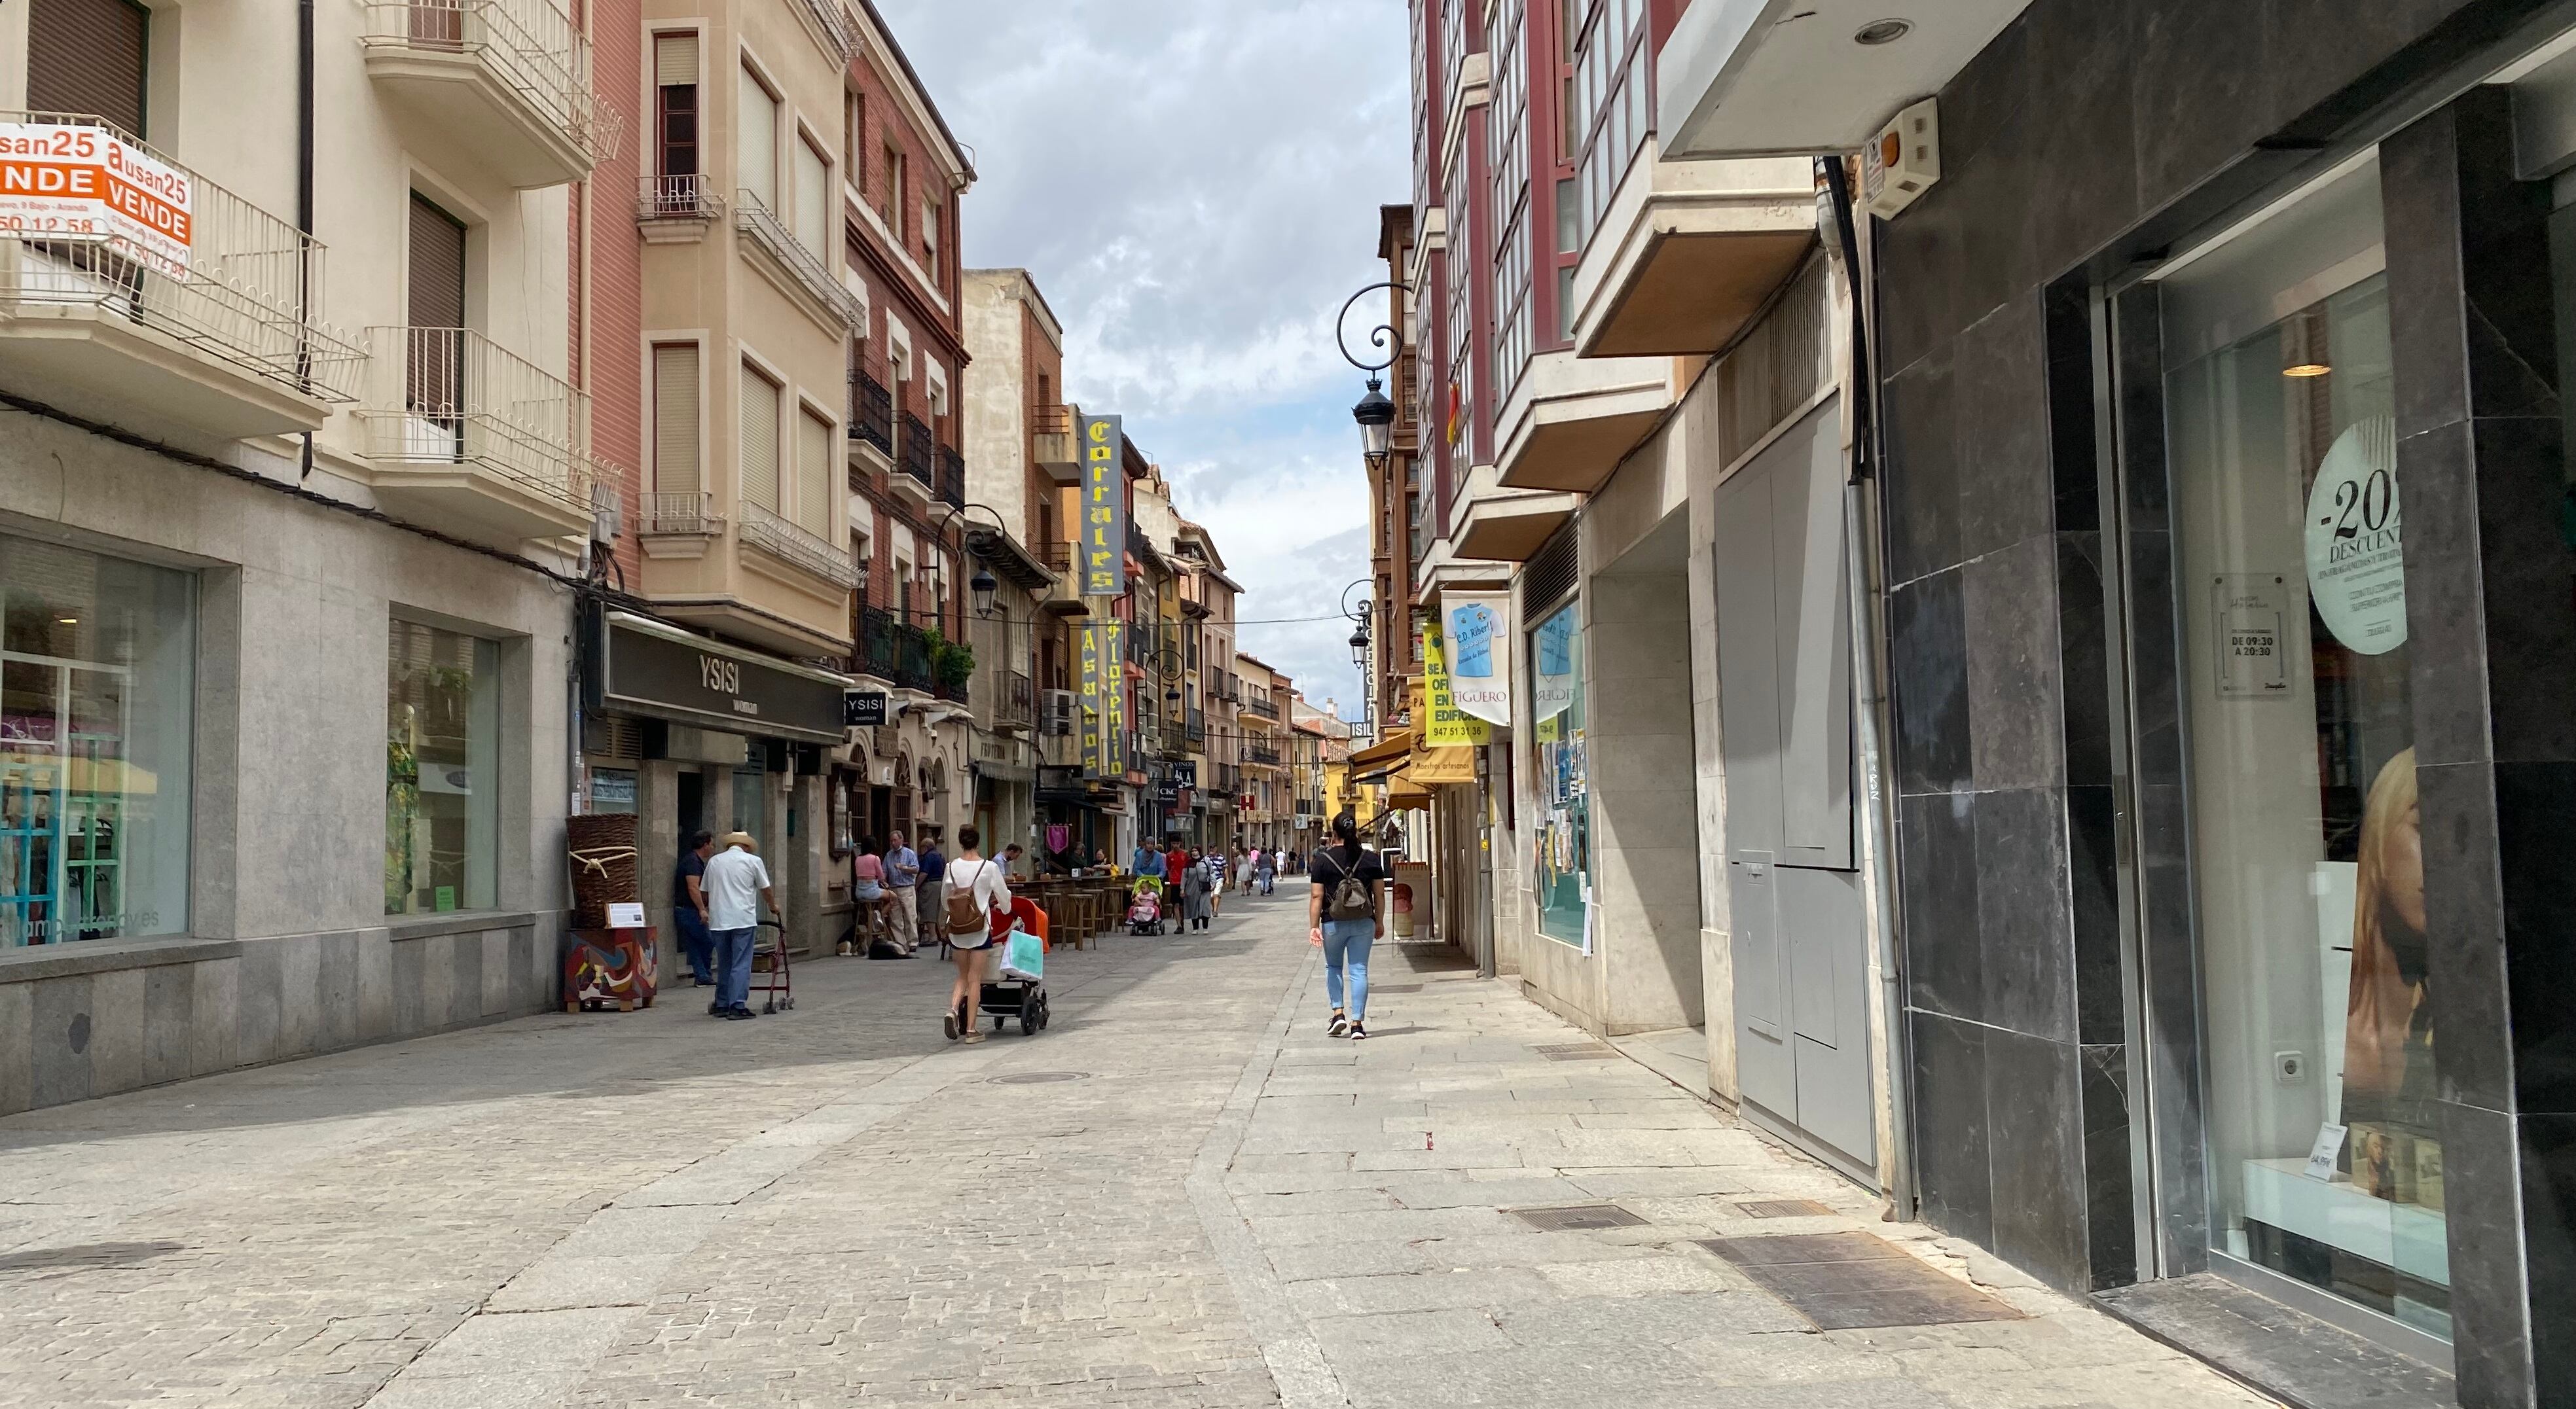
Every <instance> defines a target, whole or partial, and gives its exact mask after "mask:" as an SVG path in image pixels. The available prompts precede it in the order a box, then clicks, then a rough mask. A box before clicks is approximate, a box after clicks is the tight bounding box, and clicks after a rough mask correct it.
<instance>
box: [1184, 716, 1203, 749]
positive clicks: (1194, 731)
mask: <svg viewBox="0 0 2576 1409" xmlns="http://www.w3.org/2000/svg"><path fill="white" fill-rule="evenodd" d="M1185 728H1186V731H1187V733H1188V736H1189V741H1190V742H1191V743H1193V744H1203V743H1205V742H1207V715H1206V714H1205V713H1204V712H1202V711H1200V710H1196V709H1193V710H1191V711H1190V717H1189V722H1188V724H1187V725H1186V726H1185Z"/></svg>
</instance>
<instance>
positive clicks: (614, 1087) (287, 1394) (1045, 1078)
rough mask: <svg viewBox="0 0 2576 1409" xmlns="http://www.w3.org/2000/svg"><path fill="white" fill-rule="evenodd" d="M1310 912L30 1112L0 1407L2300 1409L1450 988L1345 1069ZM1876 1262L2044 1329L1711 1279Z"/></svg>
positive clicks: (1, 1346) (1429, 965) (9, 1133)
mask: <svg viewBox="0 0 2576 1409" xmlns="http://www.w3.org/2000/svg"><path fill="white" fill-rule="evenodd" d="M1301 910H1302V905H1301V904H1300V903H1299V901H1298V900H1297V899H1295V898H1292V897H1290V895H1289V894H1288V892H1287V891H1286V890H1285V889H1284V888H1283V890H1282V892H1281V894H1280V896H1279V897H1277V898H1275V899H1271V900H1268V901H1261V902H1254V903H1252V904H1249V905H1245V904H1241V903H1238V904H1237V905H1236V906H1234V907H1231V913H1230V914H1229V916H1228V917H1227V918H1225V919H1222V920H1220V921H1219V922H1218V927H1217V928H1216V929H1215V930H1214V931H1212V932H1211V933H1209V934H1207V935H1203V936H1190V937H1186V938H1164V939H1160V940H1154V939H1128V938H1117V939H1113V940H1111V941H1110V942H1109V944H1108V946H1107V947H1106V948H1105V949H1104V950H1101V951H1098V952H1086V953H1060V954H1058V955H1055V956H1053V957H1052V958H1051V960H1050V963H1051V965H1052V966H1053V969H1054V974H1053V977H1054V982H1053V985H1052V987H1053V990H1054V996H1055V1010H1056V1021H1055V1025H1054V1027H1053V1028H1052V1029H1051V1030H1050V1031H1048V1032H1047V1033H1045V1034H1043V1035H1041V1036H1039V1037H1036V1038H1024V1037H1022V1036H1020V1035H1019V1034H1018V1033H1017V1031H1016V1030H1013V1031H1012V1032H1010V1033H1008V1034H1005V1035H1003V1036H1000V1037H997V1038H995V1039H994V1040H992V1041H989V1042H987V1043H984V1044H982V1045H980V1046H951V1045H949V1044H947V1043H946V1042H944V1041H942V1040H941V1038H940V1035H939V1033H938V1029H937V1010H938V1004H939V1002H940V999H941V997H942V995H943V994H944V992H945V977H944V975H945V972H946V970H945V967H944V966H939V965H936V964H934V963H933V962H931V961H928V960H915V961H913V962H911V963H905V964H881V963H867V962H864V961H857V960H830V959H825V960H817V961H813V962H810V963H809V964H808V965H806V966H805V967H804V968H803V970H802V971H801V972H800V974H799V976H798V977H799V995H798V1000H799V1001H798V1006H797V1008H796V1011H795V1012H793V1013H789V1014H782V1015H779V1016H776V1017H769V1018H764V1019H762V1020H760V1021H758V1022H753V1023H717V1022H711V1021H709V1020H708V1019H707V1018H706V1017H704V1016H703V1014H702V1013H701V1012H700V1011H699V1008H700V1005H699V1004H697V1003H695V1002H693V1001H691V999H692V995H693V994H694V990H689V989H681V990H677V991H675V993H674V994H673V995H672V1000H671V1001H670V1002H668V1003H666V1004H665V1005H664V1006H662V1007H659V1008H657V1009H655V1010H653V1011H651V1012H647V1013H638V1014H630V1015H586V1016H554V1017H544V1018H532V1019H524V1020H520V1021H515V1022H510V1023H504V1024H500V1025H497V1026H494V1027H489V1028H483V1029H478V1030H475V1031H472V1032H467V1033H458V1034H450V1035H447V1036H443V1037H435V1038H428V1039H423V1040H420V1041H415V1042H410V1043H404V1044H400V1045H396V1046H389V1047H379V1048H372V1049H368V1050H365V1051H360V1052H353V1053H345V1054H341V1055H338V1056H333V1057H326V1058H319V1059H315V1060H310V1061H304V1062H299V1063H294V1064H290V1065H285V1066H279V1067H272V1068H267V1069H263V1070H259V1071H253V1072H244V1073H236V1074H232V1075H227V1076H222V1077H214V1078H209V1079H206V1080H202V1081H195V1082H189V1083H184V1084H181V1085H177V1086H170V1087H164V1088H160V1089H158V1090H153V1091H146V1092H138V1093H135V1094H132V1095H128V1096H121V1097H115V1098H111V1099H107V1100H102V1101H94V1102H88V1103H85V1104H81V1105H76V1106H69V1107H62V1108H57V1109H54V1110H49V1111H40V1112H35V1113H32V1114H29V1115H24V1116H18V1117H12V1118H9V1119H7V1120H0V1406H20V1405H45V1406H59V1405H129V1404H154V1405H261V1406H272V1405H274V1406H361V1405H364V1406H380V1407H381V1409H426V1407H427V1406H450V1405H452V1406H460V1409H513V1407H514V1406H556V1405H577V1406H607V1405H642V1406H661V1405H683V1404H686V1405H791V1404H792V1405H840V1404H851V1405H877V1404H885V1405H910V1404H926V1403H973V1404H1010V1403H1019V1402H1028V1403H1038V1404H1046V1405H1155V1406H1233V1405H1268V1404H1278V1403H1282V1402H1283V1401H1284V1402H1285V1403H1287V1404H1289V1405H1292V1406H1298V1409H1308V1406H1331V1405H1343V1404H1350V1405H1358V1406H1375V1405H1405V1406H1424V1405H1451V1404H1505V1405H1533V1406H1536V1405H1578V1404H1593V1403H1601V1404H1611V1403H1616V1404H1619V1405H1622V1406H1643V1407H1644V1409H1655V1406H1664V1405H1682V1404H1692V1405H1707V1404H1722V1405H1729V1406H1746V1407H1747V1409H1772V1407H1774V1406H1777V1407H1779V1409H1786V1406H1799V1405H1833V1406H1837V1407H1838V1409H1871V1406H1911V1405H1930V1406H1942V1405H1960V1406H1969V1405H1973V1406H1978V1409H2017V1407H2019V1406H2027V1407H2028V1409H2042V1407H2043V1406H2064V1407H2066V1409H2098V1407H2099V1406H2133V1405H2134V1406H2140V1407H2141V1409H2145V1406H2154V1409H2202V1407H2203V1406H2220V1405H2252V1404H2259V1403H2261V1402H2262V1401H2260V1400H2257V1399H2255V1398H2252V1397H2250V1396H2248V1395H2246V1394H2245V1393H2244V1392H2242V1391H2240V1390H2238V1389H2236V1388H2234V1387H2233V1386H2231V1385H2229V1384H2227V1383H2226V1382H2224V1381H2222V1380H2220V1379H2219V1378H2218V1377H2217V1376H2215V1375H2214V1374H2212V1373H2211V1372H2209V1371H2207V1370H2204V1369H2203V1368H2201V1367H2200V1366H2198V1365H2197V1364H2196V1363H2194V1362H2190V1361H2187V1360H2184V1359H2181V1358H2179V1357H2178V1356H2176V1355H2175V1354H2174V1353H2172V1352H2170V1351H2167V1350H2164V1349H2163V1348H2161V1347H2159V1346H2157V1345H2155V1344H2153V1343H2151V1342H2148V1341H2147V1340H2145V1339H2144V1338H2142V1337H2139V1336H2137V1335H2135V1334H2133V1333H2131V1332H2129V1331H2127V1330H2126V1329H2124V1328H2122V1327H2120V1326H2119V1325H2118V1324H2117V1323H2115V1322H2112V1321H2110V1320H2108V1319H2107V1318H2104V1317H2102V1316H2100V1315H2098V1314H2096V1313H2094V1312H2092V1311H2091V1310H2089V1309H2087V1308H2083V1307H2079V1306H2077V1305H2074V1304H2072V1303H2070V1302H2068V1301H2066V1300H2064V1299H2062V1298H2060V1297H2057V1296H2055V1295H2054V1294H2051V1293H2048V1292H2045V1291H2042V1290H2040V1289H2038V1288H2036V1287H2034V1286H2032V1285H2031V1284H2029V1283H2028V1281H2027V1280H2026V1279H2023V1278H2021V1277H2019V1276H2017V1275H2015V1274H2013V1273H2012V1272H2011V1271H2010V1270H2009V1269H2007V1268H2004V1267H2002V1266H2001V1265H2000V1264H1997V1263H1995V1262H1993V1261H1992V1260H1991V1259H1988V1258H1985V1257H1983V1256H1982V1255H1978V1254H1974V1253H1972V1252H1971V1251H1969V1250H1968V1249H1966V1248H1965V1247H1964V1246H1960V1245H1954V1244H1951V1243H1948V1242H1946V1241H1944V1240H1941V1239H1938V1238H1936V1237H1934V1236H1933V1235H1931V1234H1930V1233H1929V1232H1927V1231H1925V1230H1922V1229H1915V1228H1904V1227H1896V1226H1892V1225H1886V1224H1880V1223H1877V1222H1876V1221H1875V1214H1876V1206H1875V1204H1874V1202H1873V1201H1871V1200H1870V1199H1868V1198H1866V1197H1865V1196H1863V1195H1861V1194H1860V1193H1859V1192H1858V1191H1857V1190H1854V1189H1852V1188H1851V1187H1850V1186H1848V1185H1847V1184H1844V1183H1843V1182H1842V1181H1840V1180H1839V1179H1837V1178H1836V1177H1834V1176H1832V1175H1830V1174H1827V1173H1825V1172H1824V1171H1823V1170H1821V1169H1820V1168H1819V1167H1817V1166H1815V1165H1813V1164H1811V1163H1809V1162H1808V1161H1806V1160H1804V1159H1803V1158H1799V1157H1796V1156H1793V1155H1790V1154H1788V1153H1786V1152H1783V1151H1782V1150H1780V1149H1778V1148H1777V1147H1775V1146H1773V1145H1770V1144H1767V1143H1765V1142H1763V1141H1761V1140H1758V1139H1756V1138H1754V1137H1753V1136H1752V1135H1750V1134H1748V1133H1747V1132H1746V1131H1744V1130H1743V1129H1741V1128H1739V1127H1737V1126H1735V1125H1734V1124H1733V1123H1732V1122H1730V1121H1728V1120H1726V1119H1724V1118H1723V1117H1721V1116H1719V1115H1717V1114H1715V1113H1713V1112H1711V1111H1710V1110H1709V1109H1708V1108H1707V1107H1705V1106H1703V1105H1701V1104H1700V1103H1699V1102H1697V1101H1696V1100H1693V1099H1692V1098H1690V1097H1688V1096H1686V1095H1684V1094H1682V1093H1681V1092H1679V1091H1677V1090H1676V1089H1674V1088H1673V1087H1671V1086H1670V1085H1668V1084H1667V1083H1665V1082H1663V1081H1662V1080H1661V1079H1660V1078H1657V1077H1655V1076H1654V1075H1653V1074H1652V1073H1650V1072H1648V1071H1646V1070H1645V1069H1643V1068H1642V1067H1637V1066H1632V1065H1630V1064H1629V1063H1627V1062H1626V1061H1601V1062H1553V1061H1549V1060H1547V1059H1545V1058H1544V1057H1543V1056H1542V1055H1541V1054H1539V1053H1537V1052H1534V1051H1532V1050H1531V1048H1532V1047H1533V1046H1534V1045H1536V1044H1544V1043H1554V1042H1566V1041H1570V1040H1577V1039H1579V1038H1580V1034H1578V1033H1575V1032H1573V1031H1572V1030H1570V1029H1568V1028H1566V1027H1565V1026H1564V1025H1563V1024H1561V1023H1559V1022H1558V1021H1557V1020H1556V1019H1554V1018H1553V1017H1550V1016H1549V1015H1547V1014H1546V1013H1544V1012H1543V1011H1541V1010H1540V1009H1538V1008H1537V1007H1535V1006H1534V1005H1531V1004H1529V1003H1527V1002H1525V1001H1523V1000H1522V999H1521V998H1520V997H1519V996H1518V995H1517V994H1516V993H1515V992H1513V991H1512V990H1511V988H1510V987H1509V986H1508V985H1507V984H1496V983H1485V982H1479V981H1477V980H1476V979H1474V978H1473V976H1472V975H1469V974H1463V973H1461V972H1459V971H1458V970H1456V969H1455V968H1453V967H1450V966H1449V965H1448V964H1447V963H1446V961H1445V959H1444V958H1443V956H1442V953H1441V952H1440V951H1436V950H1429V949H1425V948H1417V947H1415V946H1404V945H1395V944H1388V945H1385V946H1382V947H1381V949H1380V951H1379V956H1378V957H1379V963H1378V979H1379V982H1380V983H1381V984H1391V985H1394V986H1395V987H1394V990H1393V991H1389V992H1386V993H1384V994H1383V995H1382V996H1381V998H1380V999H1379V1000H1378V1001H1377V1002H1376V1003H1375V1004H1374V1005H1373V1008H1374V1013H1373V1022H1372V1028H1373V1031H1374V1033H1375V1036H1374V1037H1373V1038H1372V1040H1371V1041H1369V1042H1368V1043H1365V1044H1359V1045H1354V1044H1350V1043H1346V1042H1335V1041H1331V1040H1329V1039H1327V1038H1326V1037H1324V1035H1323V1033H1322V1030H1321V1029H1322V1023H1323V1019H1324V1016H1325V1012H1324V1001H1323V997H1322V985H1321V982H1320V972H1319V970H1318V968H1317V966H1316V964H1315V961H1314V959H1313V957H1312V951H1311V950H1310V949H1309V947H1308V946H1307V945H1306V944H1305V943H1304V941H1303V935H1302V926H1301V919H1300V914H1299V912H1300V911H1301ZM1416 984H1418V985H1419V988H1418V989H1415V990H1413V991H1405V990H1406V989H1407V988H1408V987H1409V986H1411V985H1416ZM1020 1078H1033V1079H1029V1080H1021V1079H1020ZM1055 1078H1066V1079H1055ZM1771 1198H1814V1199H1818V1200H1821V1201H1823V1202H1824V1203H1826V1204H1828V1205H1830V1206H1831V1207H1832V1208H1833V1209H1834V1210H1835V1212H1834V1213H1833V1215H1831V1216H1829V1217H1821V1218H1794V1219H1772V1220H1767V1221H1764V1222H1762V1223H1760V1224H1759V1225H1758V1226H1756V1225H1753V1224H1750V1223H1748V1222H1747V1221H1746V1216H1745V1215H1744V1214H1743V1213H1742V1212H1741V1211H1740V1209H1738V1207H1737V1205H1738V1204H1739V1203H1740V1202H1743V1201H1747V1200H1753V1199H1771ZM1602 1201H1615V1202H1617V1203H1619V1204H1620V1205H1621V1206H1622V1207H1624V1208H1626V1209H1628V1210H1629V1211H1630V1212H1632V1213H1634V1214H1636V1215H1638V1216H1640V1217H1642V1218H1644V1219H1646V1220H1648V1221H1647V1223H1646V1224H1645V1226H1642V1227H1636V1228H1629V1229H1621V1230H1612V1231H1605V1232H1578V1233H1549V1232H1539V1231H1535V1230H1533V1229H1531V1228H1529V1227H1528V1226H1527V1225H1526V1224H1524V1223H1523V1222H1521V1221H1520V1220H1518V1219H1515V1218H1513V1217H1511V1216H1510V1215H1509V1214H1508V1213H1507V1212H1506V1210H1511V1209H1516V1208H1524V1207H1532V1206H1545V1205H1558V1204H1570V1203H1592V1202H1602ZM1852 1229H1866V1230H1868V1231H1873V1232H1878V1233H1880V1234H1881V1235H1883V1236H1889V1237H1894V1238H1897V1239H1900V1240H1902V1241H1903V1243H1904V1244H1905V1246H1907V1247H1908V1248H1910V1249H1911V1250H1912V1251H1914V1252H1915V1253H1917V1254H1919V1255H1920V1256H1922V1257H1923V1258H1924V1259H1925V1260H1927V1261H1928V1262H1930V1263H1932V1264H1933V1265H1935V1266H1938V1267H1941V1268H1944V1269H1946V1270H1949V1271H1951V1272H1954V1273H1956V1274H1958V1275H1960V1276H1964V1277H1969V1278H1972V1279H1975V1280H1977V1281H1979V1282H1982V1283H1983V1284H1985V1285H1986V1286H1987V1287H1988V1288H1989V1289H1990V1290H1992V1291H1993V1292H1994V1293H1995V1294H1996V1295H1998V1296H2001V1297H2003V1298H2004V1299H2006V1300H2008V1301H2010V1302H2012V1303H2013V1304H2014V1305H2016V1306H2018V1307H2020V1308H2021V1309H2023V1310H2025V1311H2027V1312H2029V1313H2030V1316H2029V1318H2028V1319H2025V1320H2016V1321H2008V1322H1993V1323H1985V1324H1978V1325H1970V1326H1953V1327H1941V1328H1933V1329H1926V1330H1907V1331H1893V1332H1891V1331H1832V1332H1823V1333H1819V1332H1816V1331H1814V1330H1813V1329H1812V1328H1811V1327H1810V1326H1809V1325H1808V1324H1807V1323H1806V1322H1804V1321H1803V1320H1801V1319H1800V1318H1799V1317H1798V1316H1797V1315H1796V1314H1795V1313H1793V1312H1791V1311H1789V1310H1788V1309H1787V1308H1786V1307H1784V1306H1783V1305H1782V1304H1781V1303H1779V1302H1778V1301H1776V1300H1773V1299H1772V1298H1771V1297H1770V1296H1769V1295H1768V1294H1767V1293H1765V1292H1762V1291H1759V1290H1757V1289H1756V1288H1755V1287H1754V1286H1753V1285H1752V1284H1751V1283H1750V1282H1748V1281H1747V1280H1745V1278H1744V1277H1743V1275H1742V1274H1741V1273H1739V1272H1737V1271H1735V1270H1734V1269H1732V1268H1731V1267H1729V1266H1728V1265H1726V1264H1725V1263H1723V1262H1721V1261H1720V1260H1718V1259H1717V1258H1715V1257H1714V1256H1712V1255H1710V1254H1708V1253H1706V1252H1705V1251H1703V1250H1701V1249H1700V1248H1698V1247H1696V1246H1694V1245H1693V1244H1692V1243H1691V1242H1690V1241H1689V1240H1691V1239H1694V1238H1701V1237H1708V1236H1712V1235H1720V1234H1734V1233H1742V1232H1747V1231H1758V1232H1763V1233H1775V1232H1776V1233H1795V1232H1813V1231H1825V1230H1852Z"/></svg>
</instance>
